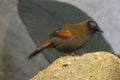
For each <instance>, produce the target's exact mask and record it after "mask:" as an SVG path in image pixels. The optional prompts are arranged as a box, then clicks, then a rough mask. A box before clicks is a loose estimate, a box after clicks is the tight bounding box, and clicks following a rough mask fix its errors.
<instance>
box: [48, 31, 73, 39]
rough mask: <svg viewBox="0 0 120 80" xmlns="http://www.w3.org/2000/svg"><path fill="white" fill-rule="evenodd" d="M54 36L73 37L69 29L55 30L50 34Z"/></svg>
mask: <svg viewBox="0 0 120 80" xmlns="http://www.w3.org/2000/svg"><path fill="white" fill-rule="evenodd" d="M55 36H56V37H57V36H58V37H63V38H73V37H74V34H73V33H71V32H70V31H69V30H65V31H56V32H54V33H52V34H51V35H50V37H55Z"/></svg>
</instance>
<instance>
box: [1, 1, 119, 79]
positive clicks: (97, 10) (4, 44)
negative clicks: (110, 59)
mask: <svg viewBox="0 0 120 80" xmlns="http://www.w3.org/2000/svg"><path fill="white" fill-rule="evenodd" d="M59 1H64V2H67V3H70V4H72V5H75V6H76V7H78V8H80V9H82V10H83V11H84V12H86V13H87V14H88V15H90V16H91V17H92V18H93V19H94V20H95V21H97V22H98V24H99V26H100V28H101V29H102V30H104V32H105V33H104V36H105V38H106V39H107V40H108V41H109V43H110V44H111V45H112V47H113V49H114V50H115V52H116V53H117V54H118V53H119V54H120V45H119V42H120V36H119V34H120V27H119V25H120V22H119V21H120V16H119V15H120V14H119V13H120V8H119V4H120V0H59ZM25 44H26V45H25ZM33 49H35V44H34V43H33V42H32V40H31V38H30V37H29V35H28V33H27V31H26V29H25V27H24V25H23V23H22V22H21V20H20V18H19V16H18V14H17V0H0V78H1V80H28V79H29V78H30V77H31V75H34V74H35V73H36V72H37V71H38V70H39V69H42V68H43V67H45V66H47V65H48V62H47V61H46V60H45V58H44V57H43V56H42V54H41V55H39V56H38V57H36V58H35V59H33V60H32V61H28V60H26V56H27V55H28V54H29V53H30V52H31V51H32V50H33ZM39 59H41V60H39ZM38 60H39V61H38ZM43 62H44V63H43ZM37 63H39V64H37ZM13 73H14V74H15V75H13ZM33 73H34V74H33ZM6 76H7V77H6Z"/></svg>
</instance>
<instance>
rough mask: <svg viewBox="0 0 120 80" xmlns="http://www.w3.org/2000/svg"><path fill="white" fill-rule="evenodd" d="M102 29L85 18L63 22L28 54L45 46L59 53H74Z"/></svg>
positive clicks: (31, 55) (36, 51) (31, 56)
mask: <svg viewBox="0 0 120 80" xmlns="http://www.w3.org/2000/svg"><path fill="white" fill-rule="evenodd" d="M97 32H100V33H103V31H102V30H101V29H100V28H99V26H98V24H97V23H96V22H95V21H94V20H85V21H83V22H80V23H74V24H65V25H62V26H61V27H60V28H58V29H57V30H56V31H54V32H53V33H52V34H50V35H49V39H48V41H46V42H45V43H44V44H42V45H40V46H39V47H38V48H37V49H35V50H34V51H33V52H32V53H31V54H30V55H29V56H28V59H31V58H33V57H34V56H35V55H37V54H38V53H39V52H41V51H43V50H44V49H45V48H47V47H50V48H54V49H56V50H57V51H59V52H61V53H66V54H70V53H74V52H75V51H77V50H79V49H81V48H82V47H83V46H84V45H85V44H86V43H87V42H88V40H89V38H90V37H91V36H92V35H94V34H95V33H97Z"/></svg>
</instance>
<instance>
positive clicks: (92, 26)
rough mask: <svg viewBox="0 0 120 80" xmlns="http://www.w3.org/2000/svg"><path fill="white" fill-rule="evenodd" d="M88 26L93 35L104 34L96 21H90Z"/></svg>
mask: <svg viewBox="0 0 120 80" xmlns="http://www.w3.org/2000/svg"><path fill="white" fill-rule="evenodd" d="M88 26H89V28H90V32H91V33H95V32H103V31H102V30H100V28H99V26H98V25H97V23H96V22H95V21H88Z"/></svg>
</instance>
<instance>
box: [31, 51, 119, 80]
mask: <svg viewBox="0 0 120 80" xmlns="http://www.w3.org/2000/svg"><path fill="white" fill-rule="evenodd" d="M31 80H120V59H119V58H118V57H116V56H115V55H113V54H111V53H108V52H93V53H86V54H84V55H81V56H70V55H69V56H64V57H61V58H59V59H57V60H56V61H54V62H53V63H52V64H51V65H50V66H49V67H48V68H46V69H45V70H43V71H40V72H39V73H38V74H37V75H35V76H34V77H33V78H32V79H31Z"/></svg>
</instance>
